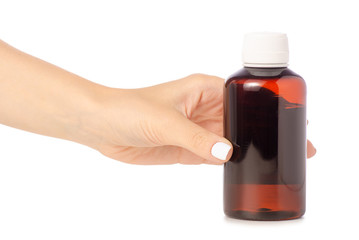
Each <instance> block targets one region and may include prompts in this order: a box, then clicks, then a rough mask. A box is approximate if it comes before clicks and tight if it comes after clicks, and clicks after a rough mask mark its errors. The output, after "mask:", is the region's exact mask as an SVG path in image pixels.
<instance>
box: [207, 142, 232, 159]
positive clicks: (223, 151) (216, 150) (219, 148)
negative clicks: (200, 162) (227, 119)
mask: <svg viewBox="0 0 359 240" xmlns="http://www.w3.org/2000/svg"><path fill="white" fill-rule="evenodd" d="M229 150H231V146H230V145H228V144H226V143H224V142H217V143H216V144H214V145H213V147H212V149H211V153H212V156H213V157H216V158H218V159H221V160H223V161H224V160H226V157H227V155H228V152H229Z"/></svg>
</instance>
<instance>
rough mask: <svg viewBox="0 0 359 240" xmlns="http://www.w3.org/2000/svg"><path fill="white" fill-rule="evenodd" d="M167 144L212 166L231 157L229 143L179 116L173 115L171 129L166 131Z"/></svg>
mask: <svg viewBox="0 0 359 240" xmlns="http://www.w3.org/2000/svg"><path fill="white" fill-rule="evenodd" d="M165 131H168V134H170V137H169V139H168V140H169V142H170V143H169V144H172V145H176V146H179V147H183V148H185V149H187V150H189V151H191V152H192V153H194V154H196V155H198V156H199V157H201V158H204V159H206V160H207V161H210V162H212V163H214V164H220V163H224V162H226V161H228V160H229V158H230V157H231V155H232V151H233V150H232V149H233V148H232V145H231V143H230V142H229V141H228V140H227V139H225V138H223V137H220V136H218V135H216V134H214V133H212V132H210V131H208V130H206V129H204V128H202V127H200V126H198V125H197V124H195V123H193V122H192V121H190V120H188V119H187V118H185V117H184V116H183V115H181V114H179V113H178V114H175V117H174V120H173V122H172V127H171V129H166V130H165Z"/></svg>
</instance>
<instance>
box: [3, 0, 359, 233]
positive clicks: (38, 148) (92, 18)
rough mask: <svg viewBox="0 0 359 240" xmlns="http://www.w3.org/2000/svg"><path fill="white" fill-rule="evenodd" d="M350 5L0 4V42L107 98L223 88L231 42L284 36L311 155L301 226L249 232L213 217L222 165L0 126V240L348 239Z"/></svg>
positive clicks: (354, 100)
mask: <svg viewBox="0 0 359 240" xmlns="http://www.w3.org/2000/svg"><path fill="white" fill-rule="evenodd" d="M355 3H357V1H345V0H341V1H329V0H327V1H303V0H302V1H287V0H284V1H268V0H264V1H258V0H247V1H239V0H237V1H224V0H221V1H208V0H207V1H195V0H191V1H184V0H181V1H145V0H143V1H103V0H102V1H64V0H62V1H17V0H8V1H0V38H1V39H2V40H4V41H6V42H8V43H9V44H11V45H13V46H15V47H16V48H19V49H21V50H23V51H25V52H27V53H30V54H32V55H35V56H37V57H39V58H42V59H44V60H46V61H49V62H51V63H53V64H56V65H58V66H61V67H63V68H65V69H67V70H69V71H71V72H74V73H76V74H78V75H81V76H83V77H85V78H87V79H90V80H92V81H95V82H98V83H101V84H104V85H107V86H112V87H119V88H137V87H144V86H149V85H153V84H157V83H162V82H166V81H170V80H174V79H177V78H181V77H184V76H186V75H189V74H191V73H196V72H201V73H207V74H213V75H218V76H221V77H223V78H225V77H226V76H228V75H230V74H231V73H233V72H234V71H236V70H237V69H239V68H240V67H241V44H242V37H243V34H245V33H247V32H252V31H279V32H286V33H287V34H288V37H289V43H290V50H291V60H290V68H291V69H292V70H294V71H295V72H297V73H299V74H300V75H302V76H303V77H304V78H305V80H306V82H307V87H308V119H309V126H308V137H309V138H310V139H311V140H312V141H313V143H314V145H315V146H316V148H317V149H318V153H317V155H316V156H315V157H314V158H312V159H309V160H308V162H307V213H306V214H305V216H304V217H303V218H301V219H299V220H292V221H282V222H251V221H241V220H231V219H228V218H226V217H225V216H224V214H223V210H222V178H223V167H222V166H207V165H199V166H182V165H171V166H136V165H128V164H124V163H121V162H117V161H114V160H111V159H108V158H106V157H104V156H102V155H101V154H100V153H97V152H96V151H94V150H92V149H89V148H87V147H84V146H81V145H78V144H74V143H71V142H67V141H63V140H58V139H53V138H49V137H43V136H39V135H35V134H31V133H26V132H23V131H20V130H16V129H12V128H9V127H5V126H0V239H1V240H7V239H37V240H39V239H263V238H265V239H304V238H308V237H312V238H318V237H321V238H323V237H324V238H325V237H333V238H339V237H342V238H344V239H355V238H358V236H359V234H358V230H357V229H356V228H357V227H358V215H359V204H358V203H359V197H358V167H359V157H358V150H357V149H358V145H357V144H358V134H359V131H358V120H359V119H358V114H357V112H358V93H359V92H358V87H359V85H358V82H359V79H358V74H359V73H358V66H359V58H358V56H359V47H358V45H359V30H358V29H359V28H358V23H359V14H358V7H356V6H355V5H354V4H355ZM0 57H1V56H0ZM49 80H51V79H49ZM64 94H66V93H64Z"/></svg>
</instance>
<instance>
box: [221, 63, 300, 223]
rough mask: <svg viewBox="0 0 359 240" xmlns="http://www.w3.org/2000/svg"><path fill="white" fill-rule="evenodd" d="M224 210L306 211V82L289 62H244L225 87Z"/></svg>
mask: <svg viewBox="0 0 359 240" xmlns="http://www.w3.org/2000/svg"><path fill="white" fill-rule="evenodd" d="M224 96H225V100H224V135H225V137H226V138H227V139H229V140H230V141H231V142H232V144H233V146H234V152H233V155H232V158H231V159H230V161H229V162H227V163H226V164H225V166H224V211H225V214H226V215H227V216H229V217H233V218H239V219H248V220H284V219H293V218H298V217H301V216H302V215H303V214H304V212H305V161H306V111H305V96H306V87H305V82H304V80H303V79H302V78H301V77H300V76H298V75H296V74H295V73H293V72H292V71H290V70H289V69H287V68H281V69H257V68H244V69H243V70H241V71H239V72H237V73H235V74H234V75H232V76H231V77H230V78H229V79H228V80H227V82H226V84H225V89H224Z"/></svg>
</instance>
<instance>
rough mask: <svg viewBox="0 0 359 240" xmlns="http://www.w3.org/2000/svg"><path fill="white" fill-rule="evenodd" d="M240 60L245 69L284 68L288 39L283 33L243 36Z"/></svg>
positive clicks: (287, 55)
mask: <svg viewBox="0 0 359 240" xmlns="http://www.w3.org/2000/svg"><path fill="white" fill-rule="evenodd" d="M242 60H243V65H244V66H245V67H263V68H266V67H268V68H271V67H286V66H288V61H289V50H288V38H287V35H286V34H284V33H271V32H257V33H249V34H246V35H245V36H244V41H243V50H242Z"/></svg>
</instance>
